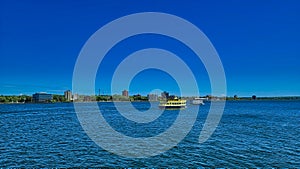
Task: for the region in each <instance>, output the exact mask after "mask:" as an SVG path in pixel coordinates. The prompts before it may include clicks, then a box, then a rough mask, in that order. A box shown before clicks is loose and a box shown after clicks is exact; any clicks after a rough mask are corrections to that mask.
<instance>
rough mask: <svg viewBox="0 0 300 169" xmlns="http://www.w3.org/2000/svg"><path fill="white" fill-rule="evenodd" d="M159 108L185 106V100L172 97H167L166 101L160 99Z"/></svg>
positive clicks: (179, 107)
mask: <svg viewBox="0 0 300 169" xmlns="http://www.w3.org/2000/svg"><path fill="white" fill-rule="evenodd" d="M159 108H161V109H181V108H186V100H182V99H179V98H177V97H174V98H172V99H167V100H166V101H161V102H160V103H159Z"/></svg>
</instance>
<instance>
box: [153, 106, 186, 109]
mask: <svg viewBox="0 0 300 169" xmlns="http://www.w3.org/2000/svg"><path fill="white" fill-rule="evenodd" d="M158 107H159V108H160V109H184V108H186V106H158Z"/></svg>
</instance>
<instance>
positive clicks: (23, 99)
mask: <svg viewBox="0 0 300 169" xmlns="http://www.w3.org/2000/svg"><path fill="white" fill-rule="evenodd" d="M66 101H67V100H66V98H65V97H64V95H52V100H51V101H50V102H66ZM31 102H32V96H27V95H20V96H3V95H0V103H31Z"/></svg>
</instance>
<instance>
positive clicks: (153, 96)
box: [147, 94, 158, 102]
mask: <svg viewBox="0 0 300 169" xmlns="http://www.w3.org/2000/svg"><path fill="white" fill-rule="evenodd" d="M147 97H148V101H150V102H155V101H158V95H157V94H148V96H147Z"/></svg>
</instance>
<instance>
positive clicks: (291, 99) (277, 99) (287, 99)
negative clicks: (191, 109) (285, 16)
mask: <svg viewBox="0 0 300 169" xmlns="http://www.w3.org/2000/svg"><path fill="white" fill-rule="evenodd" d="M184 99H186V100H192V98H184ZM218 101H230V102H231V101H233V102H243V101H253V102H255V101H256V102H259V101H300V96H294V97H258V98H256V99H255V100H254V99H251V98H249V97H241V98H237V99H234V98H231V97H230V98H228V97H227V98H226V100H225V98H223V99H211V100H206V101H205V102H218ZM110 102H131V103H138V102H159V101H144V100H141V101H112V100H110V101H75V102H41V103H34V102H25V103H24V102H0V105H1V104H19V105H22V104H55V103H110Z"/></svg>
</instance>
